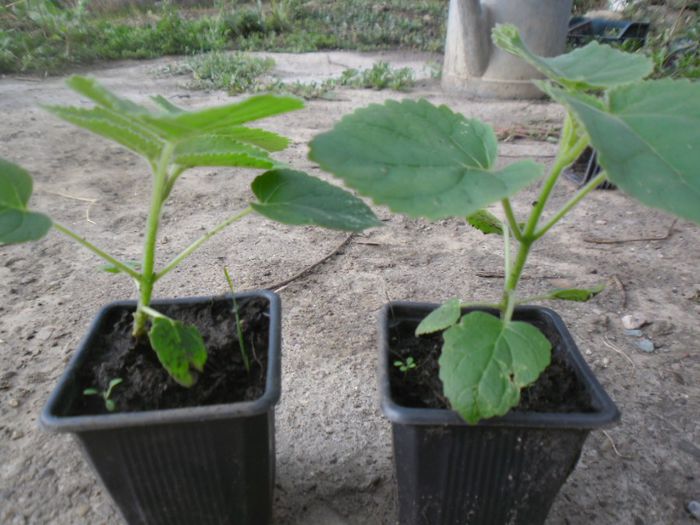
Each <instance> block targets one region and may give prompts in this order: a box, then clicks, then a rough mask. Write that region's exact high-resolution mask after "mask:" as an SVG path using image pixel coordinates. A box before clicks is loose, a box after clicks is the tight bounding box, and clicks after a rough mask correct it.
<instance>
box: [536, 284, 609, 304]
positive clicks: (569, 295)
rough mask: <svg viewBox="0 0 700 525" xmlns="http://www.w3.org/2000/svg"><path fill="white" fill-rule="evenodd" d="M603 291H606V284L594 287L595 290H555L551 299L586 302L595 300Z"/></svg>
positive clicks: (550, 294) (550, 295) (551, 293)
mask: <svg viewBox="0 0 700 525" xmlns="http://www.w3.org/2000/svg"><path fill="white" fill-rule="evenodd" d="M603 290H605V285H604V284H600V285H598V286H594V287H593V288H567V289H565V290H554V291H552V292H550V293H549V297H550V298H551V299H560V300H562V301H578V302H586V301H588V300H590V299H593V298H594V297H595V296H596V295H598V294H599V293H600V292H602V291H603Z"/></svg>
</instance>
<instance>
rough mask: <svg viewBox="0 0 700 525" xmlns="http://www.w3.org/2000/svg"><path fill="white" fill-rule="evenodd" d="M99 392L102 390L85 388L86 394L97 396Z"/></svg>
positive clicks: (84, 393) (84, 392)
mask: <svg viewBox="0 0 700 525" xmlns="http://www.w3.org/2000/svg"><path fill="white" fill-rule="evenodd" d="M99 393H100V392H99V391H98V390H97V389H96V388H86V389H85V390H83V395H84V396H96V395H98V394H99Z"/></svg>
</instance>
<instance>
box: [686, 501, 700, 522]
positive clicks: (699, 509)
mask: <svg viewBox="0 0 700 525" xmlns="http://www.w3.org/2000/svg"><path fill="white" fill-rule="evenodd" d="M688 512H690V515H691V516H692V517H693V518H695V519H696V520H700V503H698V502H697V501H691V502H690V503H688Z"/></svg>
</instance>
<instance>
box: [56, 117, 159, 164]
mask: <svg viewBox="0 0 700 525" xmlns="http://www.w3.org/2000/svg"><path fill="white" fill-rule="evenodd" d="M46 109H47V110H48V111H50V112H51V113H53V114H54V115H56V116H57V117H60V118H62V119H63V120H66V121H68V122H70V123H71V124H75V125H76V126H79V127H81V128H84V129H87V130H88V131H92V132H93V133H96V134H97V135H102V136H103V137H105V138H108V139H112V140H113V141H115V142H117V143H119V144H121V145H122V146H125V147H126V148H128V149H130V150H131V151H134V152H136V153H138V154H140V155H143V156H144V157H146V158H147V159H151V160H155V159H157V158H158V156H159V155H160V151H161V149H162V147H163V141H162V140H161V139H160V138H159V137H158V135H156V134H154V133H153V132H152V131H150V130H149V129H148V128H147V127H145V126H144V125H142V124H141V122H140V121H139V120H137V119H136V118H133V117H130V116H128V115H126V114H124V115H123V114H121V113H119V112H118V111H116V110H111V109H105V108H102V107H95V108H92V109H82V108H72V107H62V106H47V107H46Z"/></svg>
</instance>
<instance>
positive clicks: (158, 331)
mask: <svg viewBox="0 0 700 525" xmlns="http://www.w3.org/2000/svg"><path fill="white" fill-rule="evenodd" d="M148 339H149V340H150V342H151V347H152V348H153V350H155V352H156V354H157V355H158V359H159V361H160V362H161V364H162V365H163V367H164V368H165V369H166V370H167V371H168V373H169V374H170V375H171V376H172V378H173V379H174V380H175V381H177V382H178V383H179V384H181V385H182V386H186V387H190V386H192V385H193V384H194V383H195V381H196V376H195V375H193V374H192V369H194V370H198V371H200V372H201V371H202V370H203V369H204V363H206V361H207V349H206V347H205V346H204V340H203V339H202V336H201V335H200V333H199V331H198V330H197V329H196V328H195V327H194V326H189V325H185V324H184V323H182V322H180V321H176V320H173V319H169V318H167V317H155V318H154V319H153V320H152V325H151V330H150V331H149V332H148Z"/></svg>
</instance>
